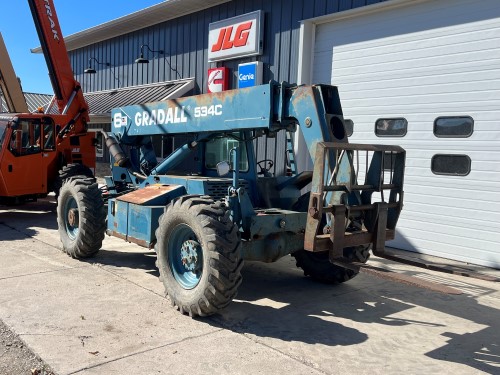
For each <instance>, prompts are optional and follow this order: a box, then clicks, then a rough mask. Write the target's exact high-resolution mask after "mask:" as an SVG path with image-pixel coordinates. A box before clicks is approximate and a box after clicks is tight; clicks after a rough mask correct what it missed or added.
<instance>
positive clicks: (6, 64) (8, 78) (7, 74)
mask: <svg viewBox="0 0 500 375" xmlns="http://www.w3.org/2000/svg"><path fill="white" fill-rule="evenodd" d="M0 88H1V89H2V92H3V96H4V98H5V102H6V103H7V109H8V111H9V112H11V113H16V112H17V113H19V112H24V113H26V112H28V105H27V104H26V99H25V98H24V95H23V90H22V88H21V84H20V83H19V80H18V79H17V76H16V73H15V71H14V67H13V66H12V62H11V61H10V57H9V53H8V52H7V48H6V47H5V43H4V41H3V37H2V34H1V33H0Z"/></svg>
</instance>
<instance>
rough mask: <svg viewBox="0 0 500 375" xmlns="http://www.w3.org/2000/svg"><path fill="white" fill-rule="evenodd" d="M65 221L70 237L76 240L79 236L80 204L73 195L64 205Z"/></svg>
mask: <svg viewBox="0 0 500 375" xmlns="http://www.w3.org/2000/svg"><path fill="white" fill-rule="evenodd" d="M64 223H65V227H66V233H67V234H68V237H69V238H70V239H72V240H75V239H76V237H77V236H78V230H79V229H78V228H79V217H78V204H77V203H76V200H75V199H74V198H73V197H70V198H68V200H67V201H66V204H65V205H64Z"/></svg>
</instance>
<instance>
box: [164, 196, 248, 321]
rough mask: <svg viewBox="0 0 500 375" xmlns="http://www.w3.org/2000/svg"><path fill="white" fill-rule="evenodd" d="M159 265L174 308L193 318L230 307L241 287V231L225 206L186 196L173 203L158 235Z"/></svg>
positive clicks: (166, 210) (169, 206)
mask: <svg viewBox="0 0 500 375" xmlns="http://www.w3.org/2000/svg"><path fill="white" fill-rule="evenodd" d="M156 239H157V243H156V246H155V251H156V253H157V257H158V261H157V266H158V268H159V271H160V279H161V281H162V282H163V285H164V287H165V291H166V294H167V295H168V296H169V298H170V300H171V302H172V304H173V305H174V306H176V307H177V308H178V309H179V310H180V312H181V313H183V314H188V315H189V316H191V317H195V316H207V315H211V314H214V313H216V312H217V311H219V310H220V309H222V308H224V307H226V306H227V305H228V304H229V303H230V302H231V301H232V299H233V298H234V297H235V296H236V293H237V289H238V287H239V285H240V284H241V268H242V266H243V260H242V259H241V255H240V240H239V235H238V227H237V226H236V225H235V224H234V223H233V222H232V221H231V219H230V218H229V211H228V210H227V209H226V207H225V205H224V204H223V203H222V202H214V201H213V200H212V199H211V198H210V197H206V196H184V197H181V198H179V199H177V200H175V201H173V202H172V203H170V204H169V205H168V206H167V207H166V209H165V213H164V214H163V215H162V216H161V217H160V219H159V226H158V229H157V231H156Z"/></svg>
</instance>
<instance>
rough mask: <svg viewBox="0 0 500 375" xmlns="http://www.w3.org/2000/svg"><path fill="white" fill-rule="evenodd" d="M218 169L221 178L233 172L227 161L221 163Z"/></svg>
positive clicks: (218, 164) (217, 166)
mask: <svg viewBox="0 0 500 375" xmlns="http://www.w3.org/2000/svg"><path fill="white" fill-rule="evenodd" d="M216 168H217V174H218V175H219V177H222V176H225V175H227V174H228V173H229V172H230V171H231V166H230V165H229V163H228V162H227V161H221V162H219V163H217V165H216Z"/></svg>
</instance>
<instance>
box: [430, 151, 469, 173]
mask: <svg viewBox="0 0 500 375" xmlns="http://www.w3.org/2000/svg"><path fill="white" fill-rule="evenodd" d="M470 169H471V160H470V157H469V156H468V155H451V154H437V155H434V156H433V157H432V160H431V170H432V173H434V174H440V175H448V176H467V175H468V174H469V173H470Z"/></svg>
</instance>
